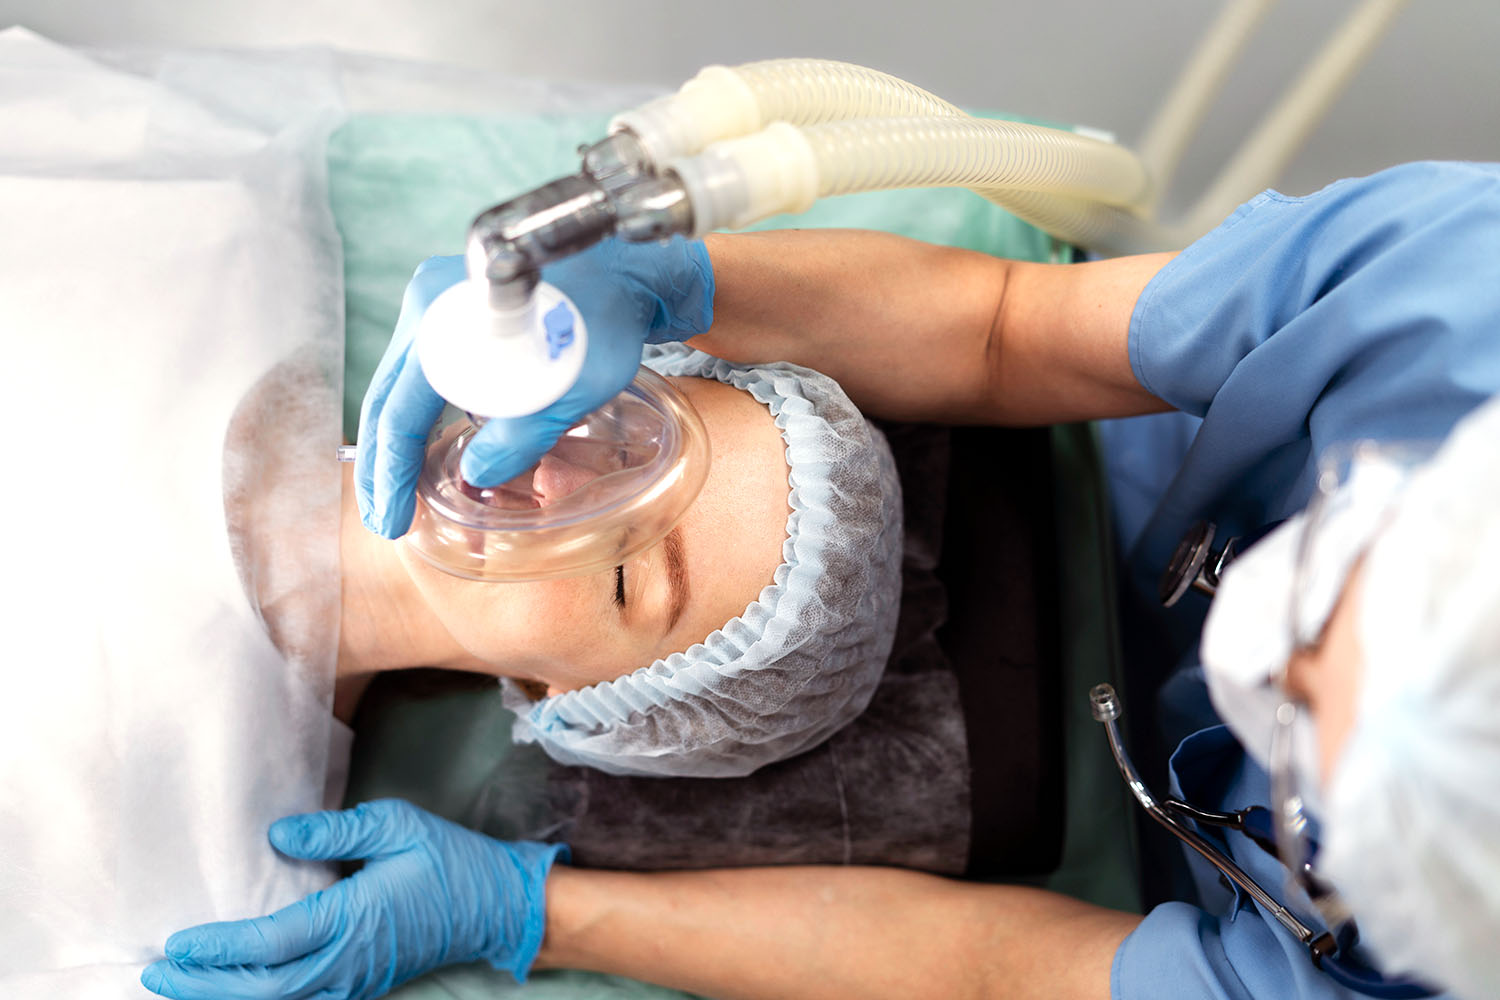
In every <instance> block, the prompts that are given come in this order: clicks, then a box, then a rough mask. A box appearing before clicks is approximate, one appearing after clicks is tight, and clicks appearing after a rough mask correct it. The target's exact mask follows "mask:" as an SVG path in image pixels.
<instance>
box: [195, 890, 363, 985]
mask: <svg viewBox="0 0 1500 1000" xmlns="http://www.w3.org/2000/svg"><path fill="white" fill-rule="evenodd" d="M329 891H332V890H326V889H325V890H324V891H323V892H317V893H314V894H313V895H311V896H309V897H307V898H306V899H303V900H299V901H298V902H295V903H293V904H292V905H290V906H286V907H283V908H281V909H280V910H277V911H276V912H275V913H272V914H270V915H268V916H264V917H256V918H255V919H253V920H228V921H222V922H220V923H213V924H200V925H199V926H197V927H189V928H188V929H187V930H182V931H178V932H177V933H176V934H173V935H172V936H171V937H169V938H167V944H166V948H165V951H166V954H167V957H168V958H171V959H175V960H177V961H178V962H182V963H187V964H190V965H196V966H213V965H280V964H282V963H284V962H290V961H292V960H293V959H296V958H301V957H302V956H303V955H306V954H309V953H310V952H313V951H316V950H318V949H319V948H321V947H323V946H324V945H325V944H327V943H328V942H329V941H331V940H332V939H333V937H334V935H335V934H336V933H337V932H338V929H339V922H338V920H337V919H336V918H335V917H334V916H333V908H331V907H329V906H328V905H326V901H325V899H324V894H325V893H327V892H329Z"/></svg>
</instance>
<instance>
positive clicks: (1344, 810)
mask: <svg viewBox="0 0 1500 1000" xmlns="http://www.w3.org/2000/svg"><path fill="white" fill-rule="evenodd" d="M1497 441H1500V401H1492V402H1490V403H1488V404H1486V405H1485V406H1483V407H1481V408H1480V409H1479V410H1477V411H1476V412H1475V413H1474V414H1473V415H1472V416H1470V417H1468V418H1466V419H1465V420H1464V421H1463V422H1462V423H1460V424H1459V425H1458V427H1457V428H1456V429H1455V430H1454V432H1453V433H1452V434H1451V435H1450V436H1449V439H1448V441H1447V443H1445V444H1444V446H1443V448H1442V450H1441V451H1440V452H1439V453H1438V454H1437V455H1436V457H1435V458H1434V459H1433V460H1432V461H1431V462H1430V463H1429V464H1428V465H1427V466H1426V467H1425V468H1423V469H1422V470H1420V471H1419V472H1418V473H1417V474H1416V475H1414V476H1413V477H1412V479H1411V482H1410V484H1409V486H1408V487H1407V488H1406V489H1405V491H1404V492H1403V494H1402V496H1401V497H1400V499H1399V500H1398V502H1397V504H1396V506H1395V507H1394V508H1393V509H1392V510H1391V512H1390V515H1389V517H1387V518H1386V520H1385V523H1384V524H1383V525H1382V527H1381V530H1380V533H1379V535H1378V537H1376V538H1375V539H1374V541H1373V543H1372V544H1371V545H1370V546H1369V547H1368V550H1367V554H1366V556H1365V559H1364V563H1363V567H1362V569H1361V588H1360V600H1359V605H1358V607H1357V609H1356V610H1355V615H1356V624H1355V630H1356V634H1357V636H1358V641H1359V644H1360V647H1361V651H1362V657H1361V659H1362V665H1361V678H1360V689H1359V695H1358V701H1357V705H1356V712H1355V721H1354V727H1353V730H1352V732H1351V734H1350V737H1349V739H1348V741H1347V742H1346V743H1345V745H1344V748H1343V751H1342V753H1341V754H1340V757H1339V766H1338V770H1337V771H1336V772H1335V773H1334V774H1333V775H1331V776H1330V780H1329V782H1328V785H1327V788H1326V789H1325V793H1324V799H1325V802H1326V808H1325V810H1324V816H1323V836H1322V851H1321V853H1320V857H1319V867H1320V869H1321V870H1322V871H1323V872H1324V874H1325V875H1326V876H1327V877H1328V878H1329V879H1330V880H1331V881H1333V882H1334V883H1335V884H1336V885H1337V886H1338V888H1339V890H1340V892H1341V894H1342V895H1343V897H1344V899H1345V901H1346V902H1347V903H1348V904H1349V905H1350V907H1351V908H1352V909H1353V911H1354V913H1355V915H1356V917H1357V918H1358V920H1359V925H1360V932H1361V938H1362V940H1363V942H1364V943H1365V945H1366V946H1367V947H1368V948H1369V949H1370V950H1371V952H1372V953H1373V955H1374V957H1375V958H1376V960H1377V962H1378V964H1380V965H1381V966H1383V967H1384V968H1385V969H1386V970H1387V971H1390V972H1396V973H1408V974H1416V975H1418V976H1419V977H1423V978H1430V979H1432V980H1434V981H1435V982H1436V983H1437V984H1440V985H1442V986H1445V987H1447V988H1449V989H1451V990H1453V991H1454V992H1455V993H1456V994H1457V995H1459V996H1462V997H1466V998H1468V997H1473V998H1479V997H1493V996H1495V995H1496V985H1497V984H1500V949H1497V948H1496V947H1495V942H1496V940H1497V939H1500V894H1497V892H1496V889H1495V887H1496V886H1497V885H1500V796H1497V795H1496V794H1495V788H1496V775H1500V624H1497V623H1500V574H1497V573H1496V570H1495V567H1496V564H1497V561H1500V503H1497V501H1496V498H1497V497H1500V457H1497V456H1500V452H1497V450H1496V442H1497Z"/></svg>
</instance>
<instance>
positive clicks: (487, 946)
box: [141, 799, 567, 1000]
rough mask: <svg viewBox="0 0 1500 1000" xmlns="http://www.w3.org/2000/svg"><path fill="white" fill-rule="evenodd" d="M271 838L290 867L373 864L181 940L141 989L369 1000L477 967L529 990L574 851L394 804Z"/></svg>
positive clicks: (204, 998)
mask: <svg viewBox="0 0 1500 1000" xmlns="http://www.w3.org/2000/svg"><path fill="white" fill-rule="evenodd" d="M270 839H271V843H272V844H273V845H275V847H276V849H277V850H278V851H280V852H281V853H282V854H285V855H288V856H289V857H293V858H307V859H311V860H320V861H331V860H354V859H361V858H364V859H368V860H367V861H366V863H365V866H364V867H363V868H362V869H360V870H359V871H358V872H356V873H355V874H353V875H351V876H349V877H348V878H346V879H343V880H342V881H340V882H338V883H336V884H334V885H332V886H329V887H328V888H327V889H324V890H322V891H321V892H315V893H313V894H312V895H311V896H308V897H307V898H306V899H303V900H301V901H300V902H297V903H293V904H292V905H290V906H288V907H285V908H284V909H281V910H278V911H277V912H275V913H273V914H271V915H270V916H266V917H257V918H255V919H253V920H234V921H227V922H222V923H214V924H202V925H200V926H197V927H190V928H188V929H187V930H184V931H178V932H177V933H176V934H173V935H172V936H171V937H170V938H168V939H167V944H166V954H167V959H166V960H165V961H160V962H155V963H153V964H151V965H148V966H147V967H146V969H145V970H144V971H143V972H142V973H141V983H142V985H144V986H145V987H146V988H147V989H148V990H152V991H154V992H156V993H160V994H161V995H162V996H166V997H175V998H178V1000H199V998H201V1000H226V998H238V997H267V998H269V997H276V998H286V1000H292V998H300V997H319V998H327V1000H333V998H345V997H354V998H366V997H378V996H381V995H382V994H384V993H385V992H386V991H388V990H390V989H391V988H392V987H394V986H395V985H397V984H398V983H403V982H405V981H406V980H408V979H411V978H413V977H415V976H419V975H421V974H422V973H424V972H427V971H429V970H431V969H435V968H437V967H438V966H441V965H449V964H452V963H456V962H473V961H477V960H479V959H486V960H488V961H489V963H490V964H491V965H493V966H494V967H495V968H497V969H505V970H508V971H509V972H510V973H511V974H512V975H514V976H515V977H516V979H517V980H524V979H525V978H526V973H527V971H528V970H529V969H530V968H531V963H532V962H533V961H534V960H535V958H536V953H537V950H538V949H539V948H541V945H542V932H543V930H544V928H545V910H544V904H545V882H546V878H547V873H548V871H549V870H550V869H551V867H552V862H553V861H554V860H555V859H556V858H557V857H558V855H559V854H561V855H562V856H563V860H564V861H566V860H567V847H566V846H564V845H561V844H534V843H516V844H507V843H501V842H500V841H498V840H493V839H491V838H489V837H486V836H484V835H483V834H479V833H475V832H474V831H472V830H466V829H464V828H463V827H461V826H458V825H457V824H454V823H450V822H448V821H447V820H445V819H442V818H440V817H438V816H434V815H432V814H431V813H428V812H424V811H423V810H421V809H419V808H417V807H416V806H414V805H412V804H411V803H409V802H402V801H400V800H397V799H383V800H379V801H375V802H366V803H363V804H361V805H359V806H356V807H355V808H353V809H347V810H343V811H341V812H320V813H308V814H306V815H301V816H288V817H286V818H284V819H279V820H277V821H276V822H275V823H273V824H271V829H270Z"/></svg>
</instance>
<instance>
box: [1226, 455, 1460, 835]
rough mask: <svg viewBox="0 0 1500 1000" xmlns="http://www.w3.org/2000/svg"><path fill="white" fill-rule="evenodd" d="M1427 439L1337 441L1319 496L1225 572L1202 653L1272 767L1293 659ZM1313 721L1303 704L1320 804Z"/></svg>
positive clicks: (1302, 724)
mask: <svg viewBox="0 0 1500 1000" xmlns="http://www.w3.org/2000/svg"><path fill="white" fill-rule="evenodd" d="M1430 453H1431V448H1430V447H1427V446H1424V445H1408V444H1399V445H1377V444H1374V443H1372V442H1361V443H1359V444H1357V445H1352V446H1348V447H1339V448H1334V449H1330V451H1329V452H1328V453H1327V454H1326V455H1325V456H1324V457H1323V459H1322V460H1321V461H1320V462H1319V473H1318V481H1317V484H1316V490H1315V499H1314V502H1313V503H1311V504H1310V505H1309V509H1308V511H1307V512H1304V513H1302V514H1299V515H1298V516H1296V517H1294V518H1292V519H1290V520H1288V521H1287V522H1286V523H1285V524H1283V525H1281V526H1280V527H1279V528H1277V529H1276V530H1275V531H1273V532H1272V533H1271V534H1269V535H1267V536H1266V537H1265V538H1264V539H1262V540H1261V541H1260V543H1259V544H1257V545H1255V546H1254V547H1252V548H1251V549H1250V550H1249V551H1248V552H1246V553H1245V554H1244V555H1242V556H1240V557H1239V558H1238V559H1237V560H1236V561H1235V562H1234V563H1232V564H1231V565H1230V567H1229V568H1228V569H1227V571H1226V572H1225V575H1224V578H1223V581H1222V583H1221V585H1220V587H1219V591H1218V594H1217V595H1216V596H1215V598H1214V603H1213V606H1212V608H1211V609H1210V611H1209V616H1208V620H1207V622H1206V623H1205V625H1204V630H1203V644H1202V649H1201V652H1202V660H1203V668H1204V674H1205V677H1206V679H1207V681H1208V690H1209V697H1210V698H1211V699H1212V700H1213V704H1214V708H1215V710H1216V711H1217V712H1218V713H1219V716H1220V718H1222V719H1223V720H1224V723H1225V725H1227V726H1228V727H1229V729H1230V731H1231V732H1233V733H1234V735H1235V737H1236V738H1237V739H1238V740H1239V742H1240V744H1241V745H1242V746H1244V747H1245V749H1246V750H1247V751H1248V752H1249V753H1250V755H1251V756H1252V757H1253V758H1254V759H1255V760H1256V761H1257V762H1258V763H1259V764H1260V765H1261V767H1263V768H1267V769H1269V765H1270V761H1269V751H1270V734H1271V731H1272V728H1273V726H1274V724H1275V719H1276V711H1277V709H1278V708H1279V707H1280V706H1281V705H1282V704H1283V703H1284V702H1285V701H1287V698H1288V696H1287V694H1286V692H1285V691H1284V689H1283V685H1282V684H1281V678H1282V676H1283V674H1284V672H1285V670H1286V665H1287V662H1288V660H1289V659H1290V658H1291V656H1292V655H1293V653H1294V652H1295V651H1296V650H1297V649H1299V648H1307V647H1311V646H1313V645H1315V644H1316V643H1317V641H1318V637H1319V635H1320V634H1321V633H1322V631H1323V628H1324V626H1325V625H1326V623H1327V621H1328V618H1329V616H1330V615H1331V614H1332V612H1333V609H1334V608H1335V606H1337V604H1338V601H1339V598H1340V596H1341V595H1342V593H1343V589H1344V584H1345V582H1346V580H1347V579H1348V577H1349V573H1350V571H1351V570H1352V569H1353V568H1354V566H1355V565H1356V563H1358V561H1359V559H1360V556H1361V555H1362V554H1363V553H1364V551H1365V549H1366V547H1367V546H1368V545H1369V543H1370V540H1371V538H1372V537H1374V536H1375V534H1376V532H1377V531H1378V530H1379V528H1380V526H1381V524H1382V523H1383V521H1384V520H1385V518H1386V517H1387V516H1388V512H1389V510H1390V507H1391V504H1392V502H1393V501H1394V499H1395V498H1396V497H1397V496H1398V495H1399V494H1400V491H1401V488H1402V486H1403V485H1404V484H1405V482H1406V480H1407V478H1408V475H1409V472H1410V470H1411V469H1412V468H1413V467H1414V465H1415V464H1417V463H1418V462H1419V461H1420V460H1421V458H1422V457H1425V456H1426V455H1428V454H1430ZM1314 727H1315V721H1314V720H1313V718H1312V717H1311V715H1310V714H1309V713H1307V712H1299V713H1298V715H1297V719H1296V722H1295V723H1294V724H1293V732H1292V734H1291V754H1292V761H1291V763H1292V768H1293V772H1294V774H1295V779H1296V783H1297V785H1298V789H1299V791H1300V792H1301V794H1302V795H1303V796H1304V798H1305V799H1307V801H1308V805H1309V806H1310V807H1311V808H1312V809H1313V810H1314V811H1316V810H1317V809H1318V804H1319V798H1320V790H1321V788H1322V783H1323V779H1324V778H1325V777H1326V776H1324V775H1322V774H1321V773H1320V770H1321V769H1320V767H1319V763H1318V741H1317V734H1316V731H1315V728H1314Z"/></svg>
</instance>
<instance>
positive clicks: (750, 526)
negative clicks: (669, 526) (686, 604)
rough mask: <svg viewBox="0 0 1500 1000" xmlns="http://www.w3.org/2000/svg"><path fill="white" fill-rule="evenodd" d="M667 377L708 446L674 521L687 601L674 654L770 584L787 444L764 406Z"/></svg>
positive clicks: (781, 520)
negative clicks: (699, 487)
mask: <svg viewBox="0 0 1500 1000" xmlns="http://www.w3.org/2000/svg"><path fill="white" fill-rule="evenodd" d="M670 381H671V382H672V384H673V385H674V386H675V387H676V388H677V389H678V390H679V391H680V392H682V393H683V395H685V396H687V398H688V400H689V401H690V402H691V403H692V404H693V407H694V408H695V409H696V410H697V411H698V414H699V415H700V416H701V417H702V418H703V423H704V426H705V427H706V428H707V430H708V439H709V449H710V461H709V473H708V479H707V481H706V482H705V483H704V485H703V491H702V492H701V493H700V494H699V495H698V498H697V500H695V501H694V502H693V505H692V507H691V508H689V510H688V513H687V515H686V516H685V517H684V518H683V520H682V524H681V528H682V537H683V543H684V548H685V550H686V557H687V560H688V571H689V575H690V578H691V588H692V592H693V601H692V608H691V612H690V613H689V614H686V615H684V616H683V620H681V621H679V622H678V624H677V626H676V627H675V628H673V629H672V631H671V633H669V635H668V636H667V637H666V643H665V644H666V645H667V646H670V647H671V649H668V650H667V652H675V651H678V650H681V649H685V648H687V647H688V646H690V645H692V644H693V643H696V642H701V641H703V639H704V638H705V637H706V636H708V634H709V633H711V632H713V631H714V630H715V629H718V628H721V627H723V626H724V624H725V623H727V622H728V621H729V620H730V619H732V618H735V617H737V616H738V615H740V614H741V613H743V612H744V610H745V608H746V607H747V606H748V605H749V604H750V603H752V602H753V601H754V600H755V599H756V598H757V597H758V596H759V594H760V591H761V589H762V588H764V587H766V586H768V585H769V584H770V583H771V581H772V578H773V576H774V575H775V572H776V567H777V566H779V565H780V564H781V561H782V548H783V543H784V542H785V541H786V537H787V533H786V523H787V517H788V515H789V514H790V513H791V506H790V504H789V503H788V496H789V494H790V492H791V486H790V484H789V482H788V475H789V472H790V470H789V467H788V465H787V461H786V443H785V442H784V441H783V440H782V437H781V430H780V428H778V427H777V426H776V422H775V418H774V417H773V416H772V414H771V411H770V409H769V408H768V407H767V406H766V405H765V404H764V403H761V402H760V401H758V400H757V399H756V398H755V397H754V396H752V395H750V394H749V393H748V392H746V391H744V390H743V389H738V388H736V387H734V386H732V385H729V384H727V383H724V382H719V381H717V380H716V379H707V378H699V377H696V376H676V377H672V378H671V379H670Z"/></svg>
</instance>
